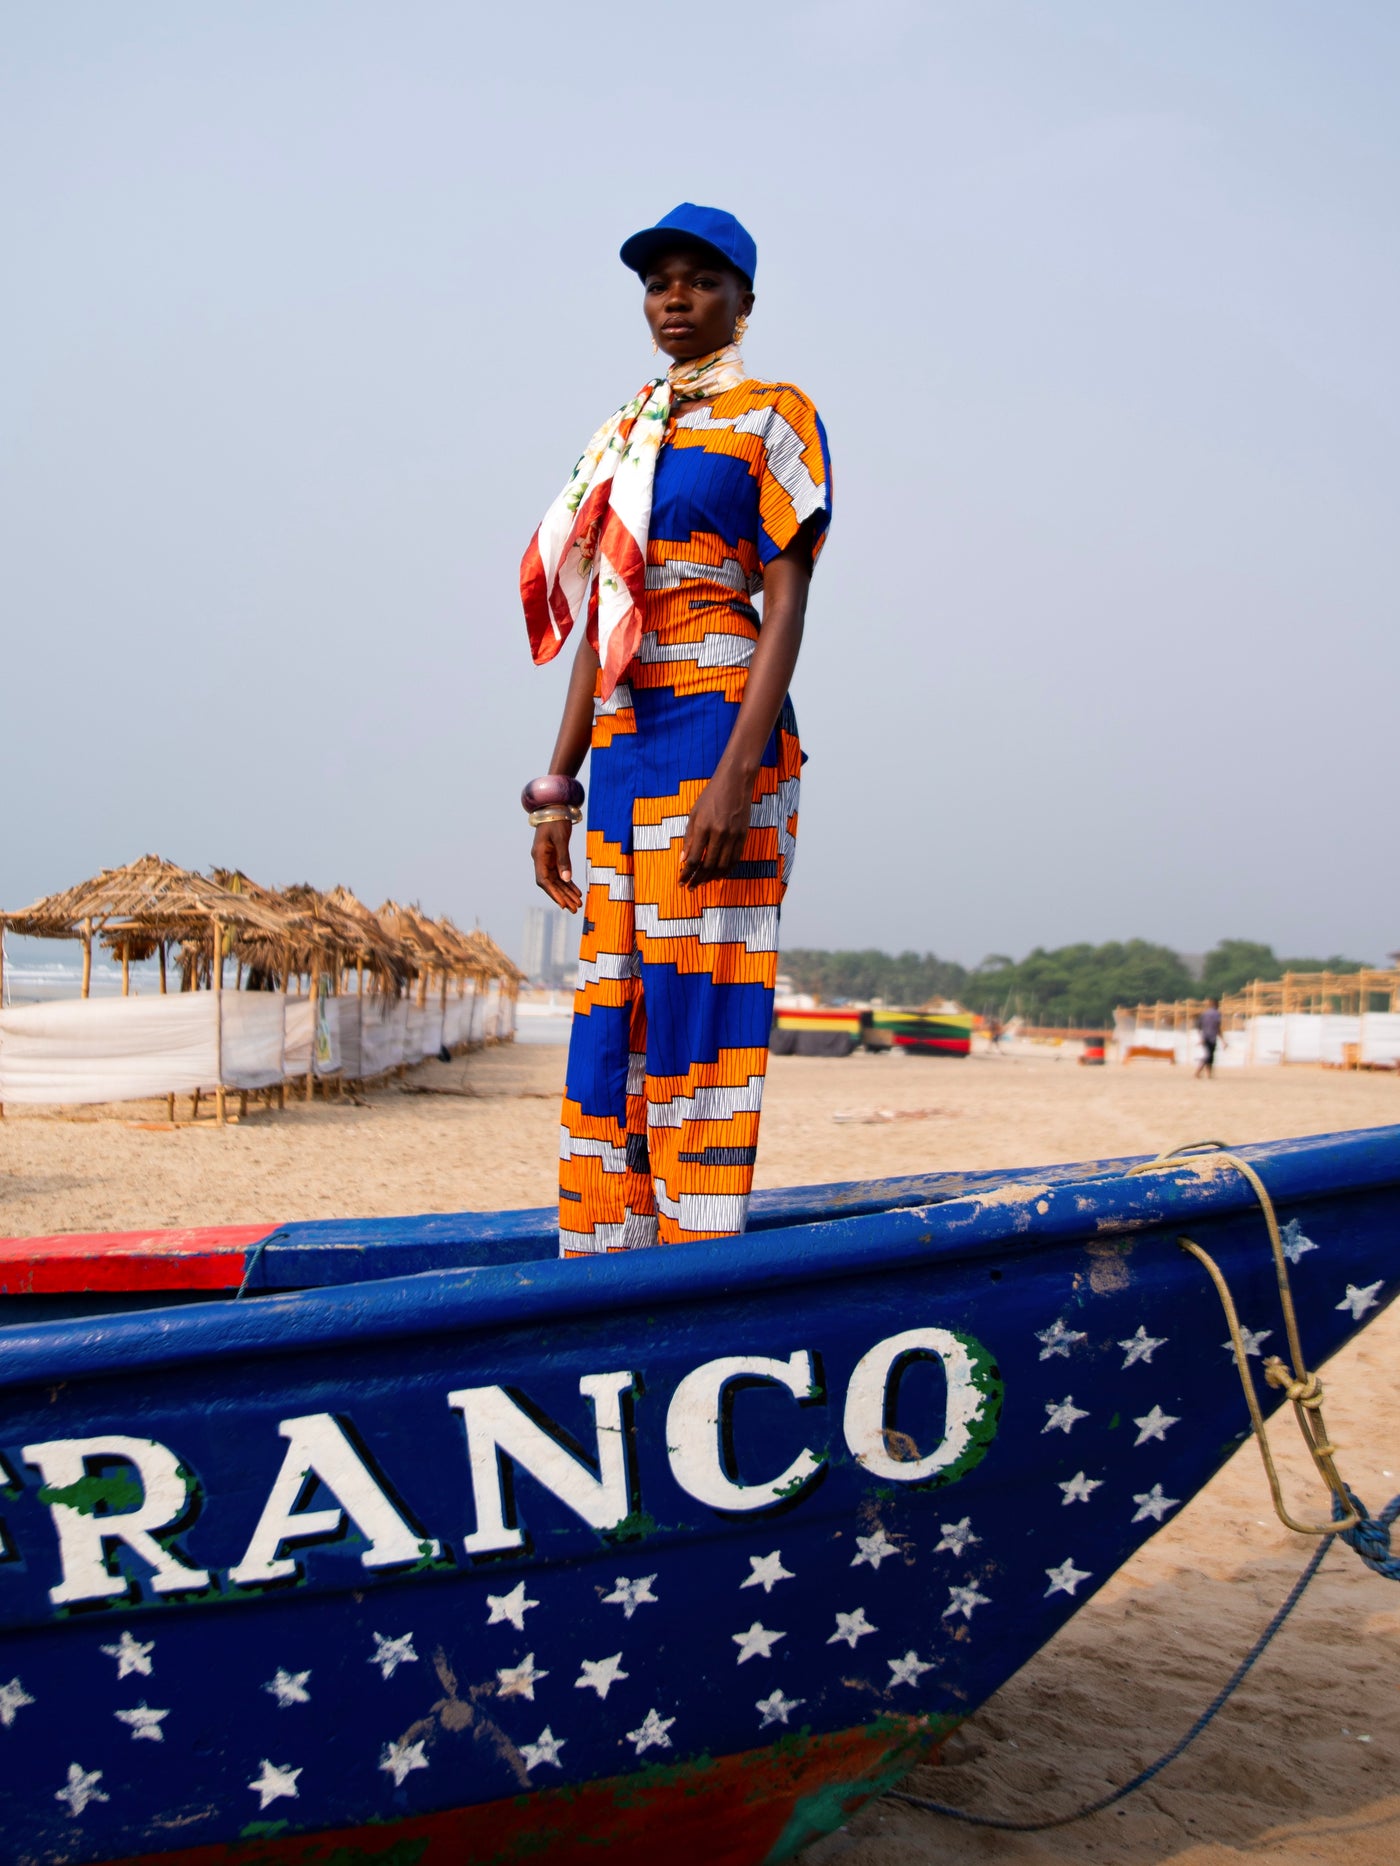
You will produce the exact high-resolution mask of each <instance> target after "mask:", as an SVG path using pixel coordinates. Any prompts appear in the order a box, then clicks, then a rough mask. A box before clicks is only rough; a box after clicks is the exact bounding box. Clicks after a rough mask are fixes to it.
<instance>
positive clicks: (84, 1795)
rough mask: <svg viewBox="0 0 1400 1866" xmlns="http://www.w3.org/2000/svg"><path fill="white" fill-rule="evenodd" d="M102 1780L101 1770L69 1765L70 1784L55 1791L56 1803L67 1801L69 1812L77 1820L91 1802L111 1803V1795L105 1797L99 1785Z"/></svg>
mask: <svg viewBox="0 0 1400 1866" xmlns="http://www.w3.org/2000/svg"><path fill="white" fill-rule="evenodd" d="M101 1780H102V1771H101V1769H84V1768H82V1767H81V1766H80V1765H79V1764H78V1763H76V1762H70V1763H69V1765H68V1783H67V1786H66V1787H64V1788H56V1789H55V1790H54V1797H53V1798H54V1800H55V1801H66V1802H67V1803H68V1812H69V1813H70V1814H71V1815H72V1816H73V1819H74V1820H76V1819H77V1818H78V1816H79V1815H80V1814H81V1813H82V1811H83V1809H84V1808H85V1807H86V1806H87V1804H88V1803H89V1802H90V1801H110V1800H111V1799H112V1797H111V1796H110V1795H104V1794H103V1792H102V1790H101V1789H100V1788H99V1787H98V1786H97V1784H98V1783H99V1782H100V1781H101Z"/></svg>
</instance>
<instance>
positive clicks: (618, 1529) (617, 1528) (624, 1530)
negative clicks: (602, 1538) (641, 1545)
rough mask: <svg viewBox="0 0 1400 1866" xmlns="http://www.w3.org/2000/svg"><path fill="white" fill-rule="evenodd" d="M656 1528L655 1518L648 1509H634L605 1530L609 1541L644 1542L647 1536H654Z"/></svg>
mask: <svg viewBox="0 0 1400 1866" xmlns="http://www.w3.org/2000/svg"><path fill="white" fill-rule="evenodd" d="M656 1530H657V1522H656V1518H655V1517H654V1516H653V1515H652V1514H651V1512H650V1510H643V1509H635V1510H633V1511H632V1512H631V1514H630V1515H627V1516H624V1517H623V1519H622V1521H621V1522H620V1523H615V1524H614V1525H613V1527H612V1528H611V1529H609V1530H608V1531H607V1540H608V1541H609V1542H644V1541H645V1540H646V1538H647V1537H648V1536H654V1535H655V1534H656Z"/></svg>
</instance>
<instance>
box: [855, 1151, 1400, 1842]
mask: <svg viewBox="0 0 1400 1866" xmlns="http://www.w3.org/2000/svg"><path fill="white" fill-rule="evenodd" d="M1202 1151H1209V1152H1211V1153H1213V1154H1215V1155H1216V1156H1217V1157H1218V1158H1219V1159H1220V1160H1221V1161H1222V1162H1223V1163H1224V1164H1227V1165H1229V1166H1233V1167H1234V1168H1235V1170H1236V1171H1237V1172H1238V1173H1240V1174H1241V1175H1242V1176H1243V1177H1244V1179H1245V1180H1247V1181H1248V1183H1249V1185H1250V1186H1251V1187H1252V1189H1253V1191H1254V1196H1255V1197H1256V1198H1257V1199H1258V1201H1259V1208H1260V1210H1261V1211H1262V1212H1263V1214H1264V1222H1265V1224H1266V1225H1267V1226H1268V1231H1269V1243H1270V1245H1271V1246H1272V1249H1273V1254H1274V1270H1275V1273H1276V1275H1277V1278H1278V1290H1279V1302H1280V1304H1281V1305H1282V1308H1283V1319H1284V1328H1285V1331H1286V1333H1287V1337H1288V1352H1289V1358H1290V1360H1291V1361H1292V1363H1293V1367H1292V1371H1291V1372H1290V1371H1289V1369H1288V1367H1287V1366H1286V1365H1285V1364H1284V1362H1283V1361H1282V1360H1280V1358H1279V1357H1278V1355H1276V1354H1271V1355H1270V1356H1269V1357H1268V1358H1267V1359H1266V1360H1265V1362H1264V1378H1265V1379H1266V1380H1267V1381H1268V1383H1269V1385H1270V1386H1273V1387H1277V1388H1278V1389H1279V1390H1280V1391H1281V1392H1282V1394H1283V1396H1284V1398H1285V1399H1286V1400H1288V1401H1289V1402H1290V1404H1291V1405H1292V1407H1293V1412H1294V1417H1295V1418H1296V1419H1297V1421H1298V1426H1299V1430H1300V1431H1301V1432H1302V1434H1303V1442H1304V1443H1305V1444H1306V1446H1307V1448H1308V1452H1309V1455H1310V1456H1311V1458H1312V1460H1313V1463H1314V1464H1315V1465H1316V1466H1317V1469H1318V1471H1319V1473H1320V1474H1321V1476H1322V1479H1323V1482H1324V1483H1325V1484H1326V1485H1327V1488H1328V1490H1329V1491H1330V1493H1331V1499H1332V1521H1331V1522H1330V1523H1321V1524H1313V1523H1299V1522H1295V1521H1294V1519H1293V1518H1292V1517H1291V1516H1290V1515H1289V1513H1288V1511H1287V1510H1286V1509H1285V1507H1284V1502H1283V1491H1282V1487H1281V1486H1280V1484H1279V1479H1278V1472H1277V1470H1276V1469H1275V1467H1274V1460H1273V1454H1272V1452H1271V1451H1270V1449H1269V1441H1268V1438H1267V1436H1266V1435H1265V1431H1264V1415H1263V1413H1262V1412H1261V1410H1260V1407H1259V1400H1258V1397H1257V1396H1256V1394H1255V1391H1254V1382H1253V1380H1252V1379H1251V1378H1250V1373H1249V1356H1248V1354H1247V1352H1246V1350H1245V1345H1244V1336H1243V1334H1242V1333H1241V1331H1240V1319H1239V1314H1238V1312H1237V1310H1236V1308H1235V1299H1234V1297H1233V1295H1232V1294H1231V1293H1230V1286H1229V1284H1228V1283H1227V1282H1226V1280H1225V1275H1224V1272H1223V1271H1222V1270H1221V1268H1220V1266H1219V1264H1217V1263H1216V1261H1215V1259H1214V1258H1213V1257H1212V1256H1211V1255H1210V1254H1209V1253H1208V1252H1207V1251H1204V1250H1202V1249H1201V1247H1200V1245H1199V1244H1196V1243H1193V1242H1192V1240H1191V1239H1190V1238H1184V1237H1183V1238H1178V1239H1177V1242H1178V1243H1179V1244H1180V1245H1181V1247H1182V1249H1183V1250H1186V1251H1189V1252H1190V1253H1191V1255H1192V1256H1193V1257H1195V1258H1196V1259H1197V1261H1198V1262H1200V1263H1201V1264H1203V1265H1204V1266H1205V1269H1206V1271H1207V1273H1208V1274H1209V1276H1210V1279H1211V1281H1212V1282H1213V1283H1214V1285H1215V1288H1216V1293H1217V1294H1218V1296H1219V1297H1220V1303H1221V1307H1222V1308H1223V1309H1224V1311H1225V1320H1226V1321H1227V1323H1228V1324H1229V1328H1230V1343H1231V1346H1232V1347H1233V1349H1234V1354H1235V1366H1236V1368H1237V1369H1238V1371H1239V1376H1240V1384H1241V1386H1242V1387H1243V1388H1244V1397H1245V1403H1246V1405H1247V1406H1248V1407H1249V1417H1250V1421H1251V1423H1252V1425H1253V1427H1254V1437H1255V1442H1256V1443H1257V1444H1258V1446H1259V1455H1260V1457H1261V1458H1262V1459H1263V1462H1264V1472H1265V1475H1266V1476H1267V1477H1268V1480H1269V1490H1270V1493H1271V1494H1272V1496H1273V1500H1274V1509H1275V1511H1276V1512H1277V1514H1278V1517H1279V1520H1280V1521H1281V1522H1282V1523H1284V1524H1285V1525H1286V1526H1287V1527H1288V1528H1289V1529H1293V1530H1296V1531H1297V1532H1298V1533H1299V1534H1300V1535H1306V1536H1321V1537H1322V1538H1323V1539H1322V1541H1321V1542H1319V1544H1318V1546H1317V1547H1316V1548H1315V1549H1314V1550H1313V1552H1312V1555H1311V1556H1310V1557H1309V1558H1308V1564H1307V1566H1306V1567H1305V1568H1304V1570H1303V1572H1302V1573H1301V1574H1300V1575H1299V1577H1298V1579H1297V1580H1296V1581H1295V1582H1294V1583H1293V1586H1292V1588H1291V1590H1290V1592H1289V1595H1288V1598H1287V1600H1285V1601H1284V1603H1283V1605H1282V1606H1281V1607H1280V1608H1279V1609H1278V1611H1277V1612H1276V1613H1275V1614H1274V1616H1273V1618H1272V1619H1271V1620H1270V1621H1269V1624H1268V1625H1267V1626H1266V1627H1265V1628H1264V1630H1263V1632H1262V1633H1261V1634H1260V1635H1259V1637H1258V1638H1257V1639H1256V1640H1255V1642H1254V1644H1253V1645H1252V1646H1251V1647H1250V1649H1249V1651H1248V1652H1247V1653H1246V1654H1245V1656H1244V1658H1243V1659H1242V1660H1241V1661H1240V1663H1239V1664H1238V1665H1237V1666H1236V1668H1235V1670H1234V1672H1233V1674H1232V1675H1231V1677H1230V1678H1229V1680H1228V1681H1227V1683H1225V1684H1224V1685H1222V1687H1221V1688H1220V1690H1219V1691H1218V1692H1217V1693H1216V1694H1215V1696H1214V1698H1212V1700H1211V1702H1210V1703H1209V1704H1208V1705H1207V1706H1206V1708H1205V1709H1204V1710H1203V1711H1202V1712H1201V1714H1200V1716H1199V1717H1198V1718H1197V1719H1196V1721H1195V1722H1194V1723H1193V1724H1192V1726H1191V1728H1190V1729H1189V1730H1188V1731H1187V1732H1186V1734H1185V1736H1183V1737H1181V1738H1179V1739H1178V1741H1177V1742H1175V1743H1173V1745H1172V1747H1171V1748H1170V1749H1169V1750H1167V1751H1166V1752H1165V1753H1164V1754H1163V1755H1161V1756H1159V1757H1158V1758H1157V1760H1156V1761H1155V1762H1152V1763H1149V1764H1148V1766H1147V1767H1146V1768H1145V1769H1141V1770H1139V1772H1138V1773H1137V1774H1136V1775H1135V1776H1133V1778H1132V1780H1131V1781H1128V1782H1124V1784H1123V1785H1122V1787H1121V1788H1115V1789H1111V1790H1110V1791H1109V1793H1108V1794H1106V1795H1100V1796H1099V1798H1098V1799H1097V1800H1096V1801H1091V1802H1089V1803H1088V1804H1087V1805H1086V1806H1085V1807H1082V1808H1075V1809H1074V1810H1073V1811H1072V1812H1071V1813H1069V1814H1055V1815H1051V1816H1049V1817H1048V1818H1047V1819H1044V1820H1039V1821H1009V1820H1003V1819H1001V1818H1000V1817H999V1816H997V1815H991V1814H973V1813H971V1812H970V1811H969V1810H968V1809H966V1808H955V1807H952V1806H950V1805H949V1804H948V1803H947V1802H944V1801H932V1800H930V1799H929V1798H928V1797H927V1796H924V1795H910V1794H906V1793H905V1792H904V1791H903V1790H901V1789H893V1790H891V1791H890V1794H889V1797H888V1798H889V1799H890V1800H891V1801H902V1802H904V1803H906V1804H907V1805H908V1806H909V1807H911V1808H922V1809H923V1810H924V1811H925V1812H926V1813H929V1814H941V1815H943V1816H944V1817H945V1819H947V1820H950V1821H962V1822H964V1823H965V1824H966V1825H967V1826H970V1827H991V1828H995V1829H996V1830H997V1831H998V1832H1001V1833H1009V1834H1043V1833H1046V1832H1048V1831H1049V1830H1050V1829H1051V1828H1053V1827H1068V1826H1069V1825H1070V1824H1071V1822H1074V1821H1082V1820H1086V1819H1087V1818H1088V1817H1089V1816H1090V1815H1091V1814H1101V1813H1102V1812H1103V1810H1104V1809H1105V1808H1111V1807H1113V1806H1114V1804H1115V1803H1116V1802H1119V1801H1123V1800H1126V1798H1127V1797H1128V1796H1129V1795H1131V1794H1135V1793H1136V1792H1137V1790H1138V1789H1140V1788H1142V1787H1144V1786H1145V1785H1146V1784H1147V1783H1148V1782H1150V1781H1151V1780H1152V1778H1153V1777H1154V1776H1156V1775H1160V1774H1161V1772H1162V1770H1163V1769H1165V1768H1166V1767H1167V1766H1168V1764H1169V1763H1173V1762H1175V1761H1176V1759H1177V1757H1178V1756H1180V1755H1181V1754H1182V1752H1183V1751H1184V1750H1186V1749H1188V1748H1189V1747H1190V1745H1191V1744H1192V1743H1194V1742H1195V1740H1196V1738H1197V1737H1198V1736H1199V1735H1200V1734H1201V1732H1202V1731H1203V1730H1204V1729H1205V1728H1206V1727H1207V1725H1208V1724H1210V1723H1211V1722H1212V1721H1213V1720H1214V1718H1215V1717H1216V1716H1217V1714H1218V1713H1219V1712H1220V1711H1221V1710H1223V1709H1224V1707H1225V1705H1226V1704H1228V1703H1229V1701H1230V1699H1231V1698H1232V1697H1233V1696H1234V1694H1235V1692H1236V1691H1237V1690H1238V1689H1239V1687H1240V1686H1241V1685H1242V1684H1243V1683H1244V1681H1245V1679H1246V1678H1247V1677H1248V1676H1249V1674H1250V1672H1251V1671H1252V1670H1253V1668H1254V1666H1255V1664H1256V1662H1257V1661H1258V1659H1259V1658H1260V1656H1261V1654H1262V1653H1263V1652H1264V1650H1265V1648H1266V1647H1267V1646H1268V1644H1269V1642H1270V1641H1271V1640H1272V1639H1273V1637H1274V1635H1275V1634H1276V1633H1277V1632H1278V1631H1279V1629H1280V1628H1281V1627H1282V1626H1283V1624H1284V1622H1285V1621H1286V1620H1287V1618H1288V1616H1289V1614H1291V1613H1292V1611H1293V1609H1294V1608H1295V1607H1296V1606H1297V1605H1298V1602H1299V1601H1300V1600H1301V1599H1302V1598H1303V1595H1304V1594H1305V1593H1306V1591H1307V1588H1308V1584H1309V1582H1310V1581H1311V1580H1312V1578H1313V1576H1314V1575H1315V1574H1316V1573H1317V1571H1318V1569H1319V1568H1320V1567H1321V1566H1322V1562H1323V1558H1324V1557H1325V1555H1326V1554H1327V1551H1328V1549H1330V1548H1331V1546H1332V1543H1333V1541H1334V1540H1335V1538H1336V1537H1337V1536H1340V1537H1341V1539H1342V1541H1343V1542H1345V1543H1346V1544H1347V1545H1348V1547H1350V1548H1352V1549H1354V1550H1355V1551H1356V1553H1357V1554H1358V1555H1359V1556H1360V1557H1361V1559H1362V1561H1364V1562H1365V1564H1366V1566H1367V1567H1368V1568H1370V1569H1372V1570H1373V1571H1374V1572H1375V1573H1376V1574H1379V1575H1383V1576H1384V1577H1385V1578H1386V1580H1388V1581H1400V1555H1395V1554H1392V1553H1391V1530H1392V1528H1393V1527H1394V1524H1395V1523H1396V1521H1397V1520H1400V1496H1397V1497H1393V1498H1392V1499H1391V1501H1390V1502H1389V1503H1388V1504H1387V1505H1386V1507H1385V1509H1383V1510H1382V1511H1381V1513H1380V1515H1379V1516H1372V1515H1371V1513H1370V1511H1369V1510H1368V1509H1367V1508H1366V1505H1365V1504H1364V1503H1363V1502H1362V1501H1361V1499H1360V1498H1359V1497H1358V1496H1357V1495H1356V1493H1355V1491H1354V1490H1351V1489H1350V1488H1349V1487H1348V1485H1347V1484H1346V1483H1345V1482H1344V1481H1343V1479H1342V1478H1341V1476H1340V1475H1339V1474H1338V1471H1337V1467H1336V1462H1335V1458H1336V1451H1337V1447H1336V1446H1335V1445H1333V1444H1332V1443H1331V1441H1330V1440H1329V1438H1328V1436H1327V1428H1326V1426H1325V1424H1324V1423H1323V1418H1322V1382H1321V1381H1320V1380H1319V1379H1318V1377H1317V1375H1316V1374H1315V1373H1314V1372H1313V1371H1312V1370H1311V1369H1310V1368H1309V1367H1308V1366H1307V1364H1306V1363H1305V1361H1304V1359H1303V1347H1302V1340H1301V1338H1300V1336H1299V1333H1298V1314H1297V1310H1296V1309H1295V1307H1294V1304H1293V1289H1292V1285H1291V1283H1290V1281H1289V1275H1288V1259H1287V1257H1286V1256H1285V1254H1284V1249H1283V1239H1282V1237H1281V1236H1280V1234H1279V1227H1278V1218H1277V1216H1276V1215H1275V1212H1274V1202H1273V1200H1272V1199H1271V1198H1270V1197H1269V1192H1268V1188H1267V1187H1266V1186H1265V1184H1264V1182H1263V1180H1262V1179H1261V1178H1260V1177H1259V1175H1258V1173H1256V1172H1255V1170H1254V1168H1253V1167H1252V1166H1251V1165H1250V1164H1249V1162H1248V1160H1242V1159H1240V1157H1239V1156H1238V1155H1237V1154H1234V1153H1231V1152H1230V1150H1229V1148H1228V1146H1227V1144H1226V1143H1225V1142H1224V1141H1220V1140H1200V1141H1192V1142H1191V1143H1190V1144H1189V1145H1187V1146H1184V1147H1174V1148H1173V1149H1172V1150H1171V1152H1170V1153H1164V1154H1161V1155H1159V1156H1158V1158H1157V1159H1155V1160H1144V1161H1143V1163H1142V1164H1141V1165H1140V1166H1131V1167H1129V1168H1128V1172H1129V1174H1138V1173H1151V1172H1156V1171H1161V1170H1163V1169H1164V1168H1166V1167H1169V1166H1171V1165H1173V1164H1175V1163H1176V1162H1177V1161H1178V1160H1180V1159H1181V1157H1182V1156H1183V1155H1184V1154H1190V1153H1197V1152H1202Z"/></svg>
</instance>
